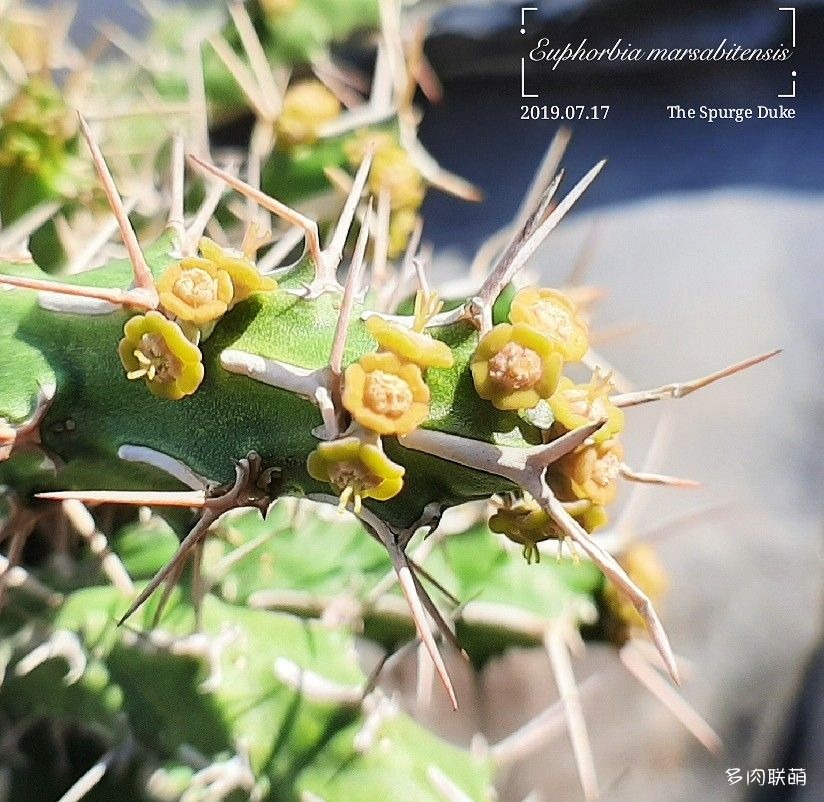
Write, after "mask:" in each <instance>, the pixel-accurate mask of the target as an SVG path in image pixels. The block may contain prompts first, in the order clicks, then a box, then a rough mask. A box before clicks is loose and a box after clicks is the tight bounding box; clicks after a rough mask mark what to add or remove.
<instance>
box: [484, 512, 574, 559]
mask: <svg viewBox="0 0 824 802" xmlns="http://www.w3.org/2000/svg"><path fill="white" fill-rule="evenodd" d="M489 528H490V529H491V530H492V531H493V532H497V533H498V534H501V535H505V536H506V537H508V538H509V539H510V540H511V541H512V542H513V543H518V544H519V545H521V546H523V547H524V550H523V555H524V559H525V560H526V561H527V562H528V563H531V562H532V560H533V558H534V559H535V562H540V561H541V554H540V552H539V551H538V543H541V542H543V541H544V540H550V539H552V540H560V541H563V540H564V539H565V536H564V533H563V532H562V531H561V529H560V528H559V527H558V525H557V524H556V523H555V521H554V520H553V519H552V517H551V516H550V515H548V514H547V513H546V512H544V511H543V510H542V509H541V507H540V506H539V505H538V502H537V501H535V500H534V499H532V498H529V497H527V498H524V499H518V500H517V501H516V502H515V503H514V504H507V505H506V506H503V507H501V508H499V509H498V511H497V512H496V513H495V514H494V515H493V516H492V517H491V518H490V519H489Z"/></svg>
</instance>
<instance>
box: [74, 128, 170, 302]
mask: <svg viewBox="0 0 824 802" xmlns="http://www.w3.org/2000/svg"><path fill="white" fill-rule="evenodd" d="M77 116H78V119H79V121H80V131H81V133H82V134H83V138H84V139H85V140H86V144H87V145H88V147H89V151H90V152H91V155H92V161H93V163H94V169H95V171H96V172H97V177H98V178H99V179H100V183H101V184H102V186H103V191H104V193H105V194H106V199H107V200H108V201H109V206H110V207H111V209H112V212H113V213H114V216H115V217H116V218H117V225H118V227H119V228H120V236H121V237H122V238H123V244H124V245H125V246H126V251H127V253H128V254H129V261H130V262H131V263H132V269H133V270H134V283H135V287H136V288H137V289H139V290H142V291H143V293H144V294H145V295H146V297H147V303H149V302H151V303H153V304H154V305H153V306H152V307H151V308H156V307H157V304H158V298H157V290H156V289H155V283H154V278H153V277H152V273H151V271H150V270H149V265H148V264H147V263H146V258H145V257H144V256H143V251H141V250H140V244H139V243H138V241H137V235H136V234H135V231H134V228H132V224H131V222H130V221H129V216H128V215H127V214H126V209H125V208H124V206H123V201H122V200H121V199H120V194H119V193H118V191H117V187H116V186H115V184H114V179H113V178H112V174H111V173H110V172H109V168H108V166H107V165H106V162H105V160H104V159H103V154H102V153H101V152H100V148H99V146H98V144H97V142H96V140H95V138H94V136H93V135H92V132H91V130H90V129H89V126H88V123H87V122H86V120H85V119H83V115H82V114H78V115H77Z"/></svg>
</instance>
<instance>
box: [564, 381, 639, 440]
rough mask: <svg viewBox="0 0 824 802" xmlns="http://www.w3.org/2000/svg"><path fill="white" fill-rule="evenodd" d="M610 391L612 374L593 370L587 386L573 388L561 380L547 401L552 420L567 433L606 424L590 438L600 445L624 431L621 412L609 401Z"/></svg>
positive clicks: (577, 385)
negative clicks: (601, 423)
mask: <svg viewBox="0 0 824 802" xmlns="http://www.w3.org/2000/svg"><path fill="white" fill-rule="evenodd" d="M611 391H612V374H609V373H602V372H601V371H600V370H597V369H596V371H595V373H593V374H592V378H591V379H590V380H589V383H588V384H575V383H574V382H573V381H572V379H568V378H567V377H566V376H562V377H561V380H560V381H559V382H558V387H557V388H556V390H555V392H554V393H553V394H552V396H551V397H550V399H549V406H550V407H551V408H552V414H553V415H554V416H555V420H556V421H557V422H558V423H560V424H561V425H562V426H563V427H564V428H565V429H566V430H567V431H572V430H573V429H577V428H579V427H580V426H586V425H587V424H589V423H595V422H596V421H599V420H606V423H605V424H604V425H603V426H602V427H601V428H600V429H599V430H598V431H597V432H595V434H594V435H592V439H593V440H594V441H595V442H596V443H600V442H601V441H602V440H609V438H611V437H614V436H615V435H616V434H618V433H619V432H620V431H621V430H622V429H623V428H624V411H623V410H622V409H620V408H619V407H616V406H615V404H613V403H612V402H611V401H610V400H609V394H610V392H611Z"/></svg>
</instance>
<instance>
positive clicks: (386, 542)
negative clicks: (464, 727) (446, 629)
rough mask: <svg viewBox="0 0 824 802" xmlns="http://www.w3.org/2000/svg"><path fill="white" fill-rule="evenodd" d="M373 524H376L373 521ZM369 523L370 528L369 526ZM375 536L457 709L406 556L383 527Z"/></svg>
mask: <svg viewBox="0 0 824 802" xmlns="http://www.w3.org/2000/svg"><path fill="white" fill-rule="evenodd" d="M374 523H376V524H377V523H378V522H377V521H375V522H374ZM371 525H372V524H371V522H370V526H371ZM376 534H377V536H378V538H379V540H380V541H381V543H383V546H384V548H385V549H386V550H387V552H388V553H389V558H390V559H391V560H392V566H393V567H394V569H395V573H396V574H397V575H398V584H399V585H400V587H401V591H402V592H403V595H404V598H405V599H406V603H407V604H408V605H409V611H410V612H411V614H412V620H413V621H414V622H415V629H416V630H417V632H418V637H419V638H420V639H421V642H422V643H423V644H424V646H425V647H426V650H427V651H428V652H429V656H430V658H431V659H432V662H433V664H434V665H435V670H436V671H437V672H438V677H440V680H441V683H442V684H443V686H444V688H445V689H446V692H447V694H448V695H449V700H450V702H451V703H452V707H453V709H455V710H457V709H458V699H457V697H456V696H455V689H454V688H453V687H452V681H451V680H450V678H449V673H448V671H447V670H446V665H445V664H444V662H443V657H441V653H440V652H439V651H438V645H437V643H435V638H434V637H433V636H432V631H431V630H430V629H429V623H428V622H427V620H426V612H425V610H424V607H423V605H422V603H421V599H420V598H419V596H418V590H417V587H416V585H415V579H414V576H413V575H412V570H411V569H410V567H409V564H408V563H407V561H406V555H405V554H404V552H403V550H402V549H401V548H400V547H399V546H398V544H397V543H396V542H395V539H394V537H393V535H392V533H391V532H390V531H389V529H388V528H386V527H385V526H382V525H379V526H377V531H376Z"/></svg>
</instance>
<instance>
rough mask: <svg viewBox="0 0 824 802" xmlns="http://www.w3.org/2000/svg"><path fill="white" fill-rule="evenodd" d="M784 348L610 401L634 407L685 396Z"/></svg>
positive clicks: (614, 396)
mask: <svg viewBox="0 0 824 802" xmlns="http://www.w3.org/2000/svg"><path fill="white" fill-rule="evenodd" d="M782 350H783V349H781V348H774V349H773V350H772V351H766V352H765V353H763V354H759V355H758V356H753V357H750V358H749V359H744V360H742V361H741V362H736V363H735V364H733V365H729V366H728V367H726V368H722V369H721V370H718V371H716V372H715V373H709V374H707V375H706V376H701V377H700V378H698V379H693V380H692V381H688V382H675V383H673V384H664V385H662V386H661V387H656V388H655V389H654V390H640V391H638V392H635V393H621V394H620V395H613V396H610V399H609V400H610V401H612V403H613V404H615V406H616V407H634V406H638V405H639V404H647V403H649V402H650V401H661V400H662V399H664V398H683V397H684V396H685V395H689V394H690V393H692V392H695V391H696V390H700V389H701V388H702V387H706V386H707V385H708V384H712V383H713V382H717V381H718V380H719V379H724V378H726V377H727V376H732V375H733V374H734V373H739V372H740V371H742V370H746V369H747V368H750V367H752V366H753V365H757V364H759V363H760V362H764V361H766V360H767V359H770V358H771V357H774V356H775V355H776V354H780V353H781V351H782Z"/></svg>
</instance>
